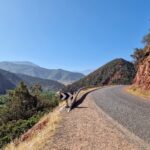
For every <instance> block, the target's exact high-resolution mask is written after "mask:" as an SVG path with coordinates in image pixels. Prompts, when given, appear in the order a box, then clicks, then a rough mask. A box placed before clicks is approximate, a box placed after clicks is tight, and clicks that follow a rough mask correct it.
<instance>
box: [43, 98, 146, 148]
mask: <svg viewBox="0 0 150 150" xmlns="http://www.w3.org/2000/svg"><path fill="white" fill-rule="evenodd" d="M61 116H62V118H63V119H62V121H61V123H60V125H59V127H58V128H57V130H56V133H55V135H54V136H52V137H51V138H49V140H47V142H46V144H45V146H44V147H43V148H42V150H143V149H146V147H143V143H142V144H141V143H140V142H139V141H138V140H136V138H135V139H134V136H129V134H125V133H124V132H123V131H122V130H120V128H118V127H117V125H116V124H114V123H113V122H112V121H110V120H109V119H108V118H107V117H106V116H105V114H104V113H103V111H102V110H100V109H99V108H98V107H97V106H96V104H95V103H94V102H93V101H92V100H91V99H90V97H89V96H87V97H86V98H85V100H84V101H83V102H82V103H81V104H80V105H79V106H78V107H77V108H75V109H73V110H72V111H71V112H70V113H67V112H66V111H63V112H62V114H61ZM47 134H48V133H47Z"/></svg>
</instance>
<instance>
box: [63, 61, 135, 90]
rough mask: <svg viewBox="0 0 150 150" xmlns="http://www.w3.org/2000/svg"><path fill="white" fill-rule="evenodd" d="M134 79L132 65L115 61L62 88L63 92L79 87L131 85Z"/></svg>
mask: <svg viewBox="0 0 150 150" xmlns="http://www.w3.org/2000/svg"><path fill="white" fill-rule="evenodd" d="M134 77H135V68H134V65H133V64H132V63H130V62H128V61H126V60H124V59H115V60H113V61H111V62H109V63H107V64H106V65H104V66H102V67H100V68H99V69H97V70H96V71H94V72H93V73H91V74H89V75H88V76H87V77H85V78H83V79H81V80H79V81H77V82H75V83H73V84H72V85H69V86H67V87H66V88H64V90H65V91H74V90H77V89H79V88H81V87H89V86H101V85H114V84H131V83H132V80H133V78H134Z"/></svg>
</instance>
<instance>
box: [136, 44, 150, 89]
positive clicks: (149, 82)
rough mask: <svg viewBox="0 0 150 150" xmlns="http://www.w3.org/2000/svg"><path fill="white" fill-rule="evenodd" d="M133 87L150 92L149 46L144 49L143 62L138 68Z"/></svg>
mask: <svg viewBox="0 0 150 150" xmlns="http://www.w3.org/2000/svg"><path fill="white" fill-rule="evenodd" d="M133 85H134V86H136V87H139V88H141V89H142V90H150V46H149V47H148V48H147V49H146V56H145V59H144V61H143V62H142V63H141V64H140V65H139V67H138V71H137V74H136V77H135V79H134V84H133Z"/></svg>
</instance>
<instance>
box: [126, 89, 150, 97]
mask: <svg viewBox="0 0 150 150" xmlns="http://www.w3.org/2000/svg"><path fill="white" fill-rule="evenodd" d="M127 91H128V92H129V93H131V94H133V95H136V96H140V97H143V98H146V99H150V91H145V90H142V89H140V88H138V87H135V86H131V87H129V88H128V89H127Z"/></svg>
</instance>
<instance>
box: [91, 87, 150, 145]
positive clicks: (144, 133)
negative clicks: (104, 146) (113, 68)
mask: <svg viewBox="0 0 150 150" xmlns="http://www.w3.org/2000/svg"><path fill="white" fill-rule="evenodd" d="M124 87H125V86H115V87H107V88H103V89H100V90H97V91H94V92H92V93H91V94H90V95H89V96H90V97H91V98H92V99H93V100H94V101H95V102H96V104H97V105H98V106H99V107H100V108H101V109H102V110H103V111H104V112H105V113H107V114H108V115H109V116H110V117H111V118H113V119H114V120H116V121H117V122H118V123H119V124H121V125H123V126H124V127H125V128H127V129H128V130H129V131H131V132H132V133H134V134H135V135H136V136H138V137H140V138H141V139H143V140H144V141H145V142H147V143H149V144H150V100H148V99H147V100H146V99H142V98H139V97H136V96H133V95H131V94H128V93H127V92H125V91H124Z"/></svg>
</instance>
